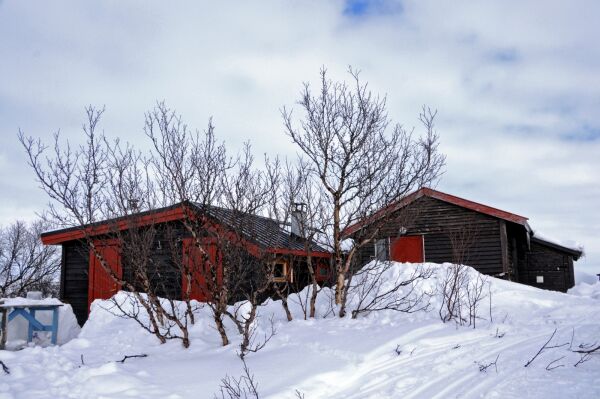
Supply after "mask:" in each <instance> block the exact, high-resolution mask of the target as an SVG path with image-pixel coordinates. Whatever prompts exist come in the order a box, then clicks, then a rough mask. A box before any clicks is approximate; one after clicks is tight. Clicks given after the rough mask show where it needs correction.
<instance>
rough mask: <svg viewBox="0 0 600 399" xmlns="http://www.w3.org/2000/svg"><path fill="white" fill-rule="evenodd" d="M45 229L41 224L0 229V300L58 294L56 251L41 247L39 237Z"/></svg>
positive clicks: (15, 224)
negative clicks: (3, 298)
mask: <svg viewBox="0 0 600 399" xmlns="http://www.w3.org/2000/svg"><path fill="white" fill-rule="evenodd" d="M46 226H47V225H46V224H44V223H43V222H42V221H36V222H33V223H29V224H28V223H25V222H22V221H16V222H15V223H13V224H11V225H9V226H6V227H1V226H0V297H13V296H22V295H25V294H26V293H27V291H41V292H42V294H43V295H46V296H47V295H57V294H58V272H59V271H60V252H59V251H58V250H57V248H56V247H47V246H44V245H42V243H41V241H40V239H39V235H40V234H41V233H42V232H43V231H44V230H45V229H46V228H47V227H46Z"/></svg>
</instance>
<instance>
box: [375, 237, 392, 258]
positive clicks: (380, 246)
mask: <svg viewBox="0 0 600 399" xmlns="http://www.w3.org/2000/svg"><path fill="white" fill-rule="evenodd" d="M375 259H377V260H388V259H389V240H388V239H387V238H380V239H377V240H375Z"/></svg>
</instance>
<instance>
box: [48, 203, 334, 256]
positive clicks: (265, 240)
mask: <svg viewBox="0 0 600 399" xmlns="http://www.w3.org/2000/svg"><path fill="white" fill-rule="evenodd" d="M188 204H189V205H191V206H193V207H194V208H195V209H196V210H197V211H200V212H206V214H208V215H209V216H211V217H212V218H214V219H216V220H217V221H218V222H219V223H222V224H224V225H226V226H229V227H230V228H232V229H236V230H238V229H239V230H241V231H242V234H243V235H244V236H245V238H246V239H248V240H249V241H251V242H254V243H256V244H258V245H259V246H260V247H263V248H265V249H274V250H277V249H282V250H286V251H304V249H305V248H304V246H305V240H304V239H303V238H302V237H297V236H295V235H293V234H291V233H290V232H288V231H287V230H286V228H285V227H284V226H285V224H284V223H282V222H280V221H278V220H275V219H271V218H268V217H264V216H259V215H253V214H249V213H243V212H236V211H233V210H231V209H227V208H222V207H217V206H206V205H201V204H198V203H188ZM184 216H185V214H184V211H183V204H182V203H181V204H176V205H172V206H168V207H164V208H159V209H154V210H150V211H145V212H140V213H136V214H134V215H129V216H125V217H119V218H113V219H107V220H103V221H100V222H96V223H93V224H89V225H86V226H84V227H79V226H77V227H70V228H66V229H60V230H54V231H49V232H45V233H42V234H41V239H42V242H43V243H44V244H46V245H55V244H61V243H63V242H67V241H72V240H77V239H82V238H85V236H86V235H88V236H95V235H102V234H110V232H111V231H114V230H115V229H119V230H126V229H127V228H128V227H129V226H130V221H131V219H132V218H133V217H136V218H137V220H136V225H137V226H140V225H151V224H156V223H163V222H169V221H174V220H181V219H183V218H184ZM86 230H87V231H86ZM309 244H310V250H311V252H313V253H314V252H323V253H325V252H328V251H327V250H326V249H325V248H323V247H322V246H320V245H318V244H317V243H316V242H314V241H311V242H310V243H309Z"/></svg>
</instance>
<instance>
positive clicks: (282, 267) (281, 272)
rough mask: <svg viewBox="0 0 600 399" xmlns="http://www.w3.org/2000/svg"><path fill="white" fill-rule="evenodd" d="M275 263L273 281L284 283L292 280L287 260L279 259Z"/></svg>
mask: <svg viewBox="0 0 600 399" xmlns="http://www.w3.org/2000/svg"><path fill="white" fill-rule="evenodd" d="M272 265H273V281H275V282H281V283H284V282H286V281H292V276H291V273H290V270H289V268H288V264H287V262H284V261H281V260H278V261H275V262H273V263H272Z"/></svg>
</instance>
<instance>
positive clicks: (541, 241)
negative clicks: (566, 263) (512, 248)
mask: <svg viewBox="0 0 600 399" xmlns="http://www.w3.org/2000/svg"><path fill="white" fill-rule="evenodd" d="M531 241H532V242H536V243H538V244H540V245H543V246H546V247H549V248H553V249H556V250H558V251H560V252H565V253H568V254H569V255H572V256H573V259H574V260H578V259H579V258H580V257H581V255H583V250H582V249H579V248H578V249H576V248H571V247H567V246H565V245H562V244H559V243H557V242H556V241H552V240H549V239H547V238H545V237H541V236H539V235H536V234H535V233H534V235H533V236H532V237H531Z"/></svg>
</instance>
